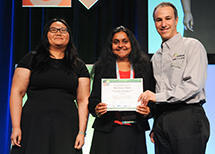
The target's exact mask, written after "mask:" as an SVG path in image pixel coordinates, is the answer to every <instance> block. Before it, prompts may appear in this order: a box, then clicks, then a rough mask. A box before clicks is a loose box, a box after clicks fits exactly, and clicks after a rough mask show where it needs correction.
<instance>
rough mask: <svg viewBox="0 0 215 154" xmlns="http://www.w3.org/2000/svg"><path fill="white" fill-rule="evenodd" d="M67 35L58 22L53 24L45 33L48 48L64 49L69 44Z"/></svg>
mask: <svg viewBox="0 0 215 154" xmlns="http://www.w3.org/2000/svg"><path fill="white" fill-rule="evenodd" d="M69 37H70V36H69V33H68V32H67V27H66V26H65V25H64V24H63V23H62V22H60V21H56V22H53V23H52V24H51V25H50V27H49V31H48V33H47V38H48V41H49V44H50V46H49V48H50V49H53V48H64V47H66V46H67V44H68V42H69Z"/></svg>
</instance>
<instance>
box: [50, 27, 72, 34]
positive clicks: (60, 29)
mask: <svg viewBox="0 0 215 154" xmlns="http://www.w3.org/2000/svg"><path fill="white" fill-rule="evenodd" d="M49 31H50V32H51V33H57V32H58V31H60V33H61V34H66V33H67V32H68V29H66V28H59V29H58V28H55V27H50V28H49Z"/></svg>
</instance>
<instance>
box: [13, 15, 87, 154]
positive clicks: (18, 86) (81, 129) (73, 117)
mask: <svg viewBox="0 0 215 154" xmlns="http://www.w3.org/2000/svg"><path fill="white" fill-rule="evenodd" d="M89 91H90V79H89V73H88V70H87V68H86V66H85V64H84V62H83V61H81V60H80V59H78V57H77V53H76V49H75V47H74V45H73V41H72V35H71V30H70V28H69V26H68V24H67V23H66V22H65V21H64V20H63V19H52V20H51V21H49V22H48V23H47V24H46V26H45V27H44V30H43V36H42V39H41V43H40V44H39V46H38V47H37V48H36V50H35V51H33V52H30V53H28V54H27V55H26V56H25V57H24V58H23V59H22V60H21V61H20V62H19V63H18V66H17V68H16V70H15V73H14V77H13V82H12V87H11V96H10V110H11V118H12V126H13V131H12V135H11V142H12V145H13V147H12V150H11V153H12V154H74V153H82V151H81V147H82V146H83V144H84V136H85V131H86V126H87V119H88V108H87V104H88V97H89ZM26 93H27V96H28V99H27V101H26V103H25V105H24V106H23V107H22V98H23V96H24V95H25V94H26ZM74 100H76V101H77V106H76V104H75V102H74Z"/></svg>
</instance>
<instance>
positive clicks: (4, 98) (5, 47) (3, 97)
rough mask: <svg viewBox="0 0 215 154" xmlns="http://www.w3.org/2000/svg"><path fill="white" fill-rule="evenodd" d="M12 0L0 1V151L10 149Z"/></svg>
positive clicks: (3, 152)
mask: <svg viewBox="0 0 215 154" xmlns="http://www.w3.org/2000/svg"><path fill="white" fill-rule="evenodd" d="M12 3H13V2H12V1H3V0H1V1H0V16H1V17H0V21H1V22H0V23H1V25H0V36H1V37H0V86H1V88H0V145H1V146H0V153H2V154H8V151H9V149H10V134H11V123H10V113H9V106H8V97H9V91H10V83H11V82H10V81H11V74H12V72H13V69H12V67H11V65H12V61H13V59H12V55H13V53H12V42H11V41H12V40H13V39H12V38H11V37H12V31H11V28H12V22H11V21H12V18H13V15H12V7H13V5H12Z"/></svg>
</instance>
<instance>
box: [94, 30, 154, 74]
mask: <svg viewBox="0 0 215 154" xmlns="http://www.w3.org/2000/svg"><path fill="white" fill-rule="evenodd" d="M121 31H123V32H125V33H126V34H127V36H128V38H129V40H130V42H131V47H132V49H131V52H130V54H129V56H128V59H129V62H130V63H131V64H132V65H133V68H134V71H135V72H139V73H140V74H141V75H142V76H143V77H144V76H145V75H147V74H148V73H151V66H150V60H149V58H148V56H147V55H146V54H145V53H144V52H143V51H142V49H141V47H140V45H139V43H138V41H137V39H136V37H135V36H134V34H133V33H132V32H131V31H130V30H129V29H127V28H125V27H123V26H119V27H117V28H115V29H113V30H112V31H111V33H110V34H109V37H108V39H107V41H106V43H105V45H104V48H103V50H102V53H101V56H100V57H99V59H98V61H97V62H96V63H95V64H94V66H93V70H92V72H91V76H92V77H93V75H94V73H95V70H96V72H99V74H97V75H100V77H102V76H104V75H110V74H111V73H112V72H113V71H115V72H116V59H117V57H116V55H115V54H114V53H113V51H112V39H113V36H114V35H115V34H116V33H118V32H121Z"/></svg>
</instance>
